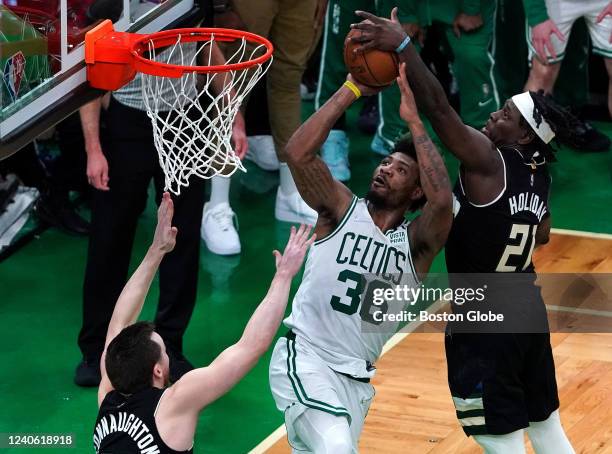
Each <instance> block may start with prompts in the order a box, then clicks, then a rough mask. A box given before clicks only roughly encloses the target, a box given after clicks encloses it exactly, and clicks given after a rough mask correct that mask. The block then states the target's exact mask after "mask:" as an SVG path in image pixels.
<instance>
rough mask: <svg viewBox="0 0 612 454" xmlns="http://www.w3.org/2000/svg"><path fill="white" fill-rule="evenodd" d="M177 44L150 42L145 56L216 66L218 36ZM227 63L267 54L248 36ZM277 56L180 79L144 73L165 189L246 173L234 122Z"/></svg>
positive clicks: (230, 53)
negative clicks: (160, 45) (193, 180)
mask: <svg viewBox="0 0 612 454" xmlns="http://www.w3.org/2000/svg"><path fill="white" fill-rule="evenodd" d="M183 41H184V40H183V39H182V36H180V35H179V36H177V39H176V43H174V44H173V45H171V46H168V47H165V48H163V49H155V46H154V43H153V42H149V52H148V55H145V57H146V58H148V59H150V60H152V61H155V62H158V63H166V64H172V65H180V66H212V65H213V64H214V61H215V60H214V55H215V52H216V50H215V49H214V46H213V43H214V42H215V35H212V36H211V37H210V39H206V40H204V41H199V42H197V43H194V42H183ZM226 49H227V50H226V52H225V54H226V55H225V60H226V64H228V65H229V64H234V63H241V62H245V61H247V60H253V59H255V58H257V57H259V56H261V55H263V54H265V52H266V47H265V46H264V45H255V46H254V45H253V44H252V43H249V42H248V41H247V40H246V39H245V38H242V39H238V40H236V41H235V42H234V43H232V45H231V47H227V48H226ZM271 62H272V59H269V60H267V61H265V62H263V63H260V64H254V65H253V66H251V67H249V68H248V69H243V70H236V71H227V72H215V73H207V74H198V73H197V72H187V73H185V74H184V75H183V76H182V77H180V78H171V77H160V76H152V75H148V74H142V92H143V93H142V94H143V99H144V102H145V106H146V110H147V114H148V116H149V117H150V118H151V122H152V124H153V135H154V141H155V147H156V148H157V151H158V153H159V162H160V165H161V167H162V169H163V171H164V175H165V177H166V183H165V186H166V190H169V191H171V192H173V193H174V194H177V195H178V194H180V192H181V188H182V187H186V186H188V185H189V181H190V179H191V178H194V177H199V178H211V177H213V176H215V175H224V176H230V175H232V174H233V173H234V172H235V171H236V170H238V169H240V170H242V171H246V170H245V169H244V167H243V165H242V163H241V162H240V159H239V158H238V157H237V156H236V154H235V153H234V149H233V147H232V140H231V138H232V126H233V123H234V119H235V117H236V114H237V113H238V110H239V108H240V105H241V104H242V101H243V100H244V99H245V97H246V96H247V94H248V93H249V92H250V91H251V89H252V88H253V87H254V86H255V84H256V83H257V82H258V81H259V79H261V78H262V77H263V75H264V74H265V72H266V71H267V69H268V67H269V66H270V64H271Z"/></svg>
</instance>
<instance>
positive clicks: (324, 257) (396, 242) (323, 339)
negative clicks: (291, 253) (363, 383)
mask: <svg viewBox="0 0 612 454" xmlns="http://www.w3.org/2000/svg"><path fill="white" fill-rule="evenodd" d="M408 225H409V223H408V222H406V221H404V222H403V223H402V224H401V225H399V226H398V227H397V228H395V229H391V230H388V231H387V232H384V233H383V232H382V231H381V230H380V229H379V228H378V227H377V226H376V224H374V221H373V220H372V217H371V216H370V213H369V211H368V206H367V203H366V201H365V200H364V199H358V198H357V197H353V200H352V202H351V204H350V207H349V209H348V210H347V212H346V214H345V215H344V217H343V219H342V221H341V222H340V223H339V224H338V226H337V227H336V229H335V230H334V231H333V232H332V233H331V234H330V235H328V236H327V237H325V238H323V239H321V240H318V241H316V242H315V243H314V245H313V246H312V248H311V250H310V252H309V254H308V259H307V260H306V267H305V270H304V276H303V278H302V282H301V284H300V287H299V289H298V291H297V293H296V295H295V298H294V300H293V305H292V310H291V314H290V315H289V317H287V319H285V321H284V323H285V325H286V326H287V327H288V328H290V329H292V330H293V331H294V333H295V334H296V335H297V336H296V342H297V343H305V344H307V345H308V347H310V349H311V350H312V351H314V353H315V354H317V355H318V356H319V357H320V358H321V359H322V360H323V361H324V362H326V363H327V364H328V365H329V367H330V368H332V369H333V370H335V371H337V372H341V373H344V374H348V375H351V376H353V377H360V378H369V377H371V376H373V375H374V370H375V369H374V367H372V364H373V363H374V362H375V361H376V360H377V359H378V357H379V356H380V353H381V351H382V348H383V345H384V344H385V342H386V341H387V340H388V339H389V338H390V337H391V336H392V335H393V334H394V330H393V329H392V328H393V327H392V326H389V324H385V326H384V329H382V330H376V327H377V322H376V321H374V320H373V319H372V313H373V311H377V310H388V309H389V308H388V306H386V305H383V306H373V305H372V291H373V289H374V288H377V287H387V288H388V287H393V288H394V287H395V286H396V285H402V286H403V285H407V286H413V287H414V286H417V285H418V278H417V276H416V272H415V270H414V265H413V263H412V257H411V255H410V244H409V239H408ZM389 304H390V305H391V303H389ZM393 311H394V312H393V313H394V314H396V313H398V311H396V310H395V308H393ZM368 324H369V325H370V326H371V328H372V329H368V328H369V326H368ZM395 327H397V324H395Z"/></svg>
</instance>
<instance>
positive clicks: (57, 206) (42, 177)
mask: <svg viewBox="0 0 612 454" xmlns="http://www.w3.org/2000/svg"><path fill="white" fill-rule="evenodd" d="M73 151H74V149H69V148H68V147H62V142H61V141H60V156H59V157H58V159H57V162H56V163H55V165H54V166H53V172H51V173H50V172H49V171H48V169H46V168H45V166H44V165H43V163H42V162H41V161H40V159H39V157H38V154H37V153H36V142H32V143H30V144H28V145H26V146H25V147H24V148H23V149H21V150H19V151H18V152H17V153H15V154H14V155H12V156H11V157H9V158H7V159H5V160H3V161H2V162H1V163H0V173H2V174H7V173H14V174H15V175H17V176H18V177H19V179H20V180H21V182H22V183H23V184H24V185H25V186H28V187H32V188H36V189H38V192H39V193H40V198H39V199H38V201H37V203H36V214H37V216H38V218H39V219H40V220H41V221H42V222H44V223H45V224H48V225H50V226H52V227H55V228H57V229H59V230H61V231H63V232H65V233H68V234H70V235H77V236H80V235H87V234H88V233H89V223H88V222H87V221H86V220H85V219H83V218H82V217H81V216H80V215H79V214H78V213H77V212H76V209H75V207H74V205H73V204H72V202H71V201H70V199H69V197H68V196H69V190H70V189H74V188H77V185H75V183H74V171H75V169H79V168H80V167H79V165H80V162H79V161H78V159H77V160H76V161H75V160H73V158H74V155H73ZM81 153H82V148H81Z"/></svg>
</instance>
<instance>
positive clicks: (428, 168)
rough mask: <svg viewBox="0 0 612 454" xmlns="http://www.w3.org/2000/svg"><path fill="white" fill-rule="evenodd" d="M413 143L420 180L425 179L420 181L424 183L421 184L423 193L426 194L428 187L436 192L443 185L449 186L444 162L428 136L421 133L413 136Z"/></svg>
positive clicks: (442, 187) (441, 188)
mask: <svg viewBox="0 0 612 454" xmlns="http://www.w3.org/2000/svg"><path fill="white" fill-rule="evenodd" d="M414 145H415V148H416V150H417V159H418V161H419V169H420V174H421V180H425V181H421V183H426V184H425V185H423V186H424V187H423V191H424V192H425V195H427V192H428V189H429V188H431V190H432V191H433V193H438V192H440V191H441V190H443V189H444V188H445V187H446V188H450V182H449V179H448V174H447V173H446V168H445V167H444V163H443V162H442V159H441V157H440V155H439V153H438V151H437V149H436V147H435V145H434V144H433V142H432V141H431V139H430V138H429V136H428V135H427V134H422V135H419V136H417V137H415V138H414ZM428 186H429V188H428Z"/></svg>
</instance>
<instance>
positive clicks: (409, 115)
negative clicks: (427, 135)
mask: <svg viewBox="0 0 612 454" xmlns="http://www.w3.org/2000/svg"><path fill="white" fill-rule="evenodd" d="M397 85H398V86H399V88H400V92H401V94H402V102H401V104H400V110H399V113H400V117H402V120H404V121H405V122H406V123H408V124H410V123H418V122H420V121H421V118H420V117H419V111H418V109H417V106H416V102H415V100H414V94H413V93H412V89H411V88H410V84H409V83H408V79H407V78H406V63H402V64H401V65H400V68H399V77H398V78H397Z"/></svg>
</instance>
